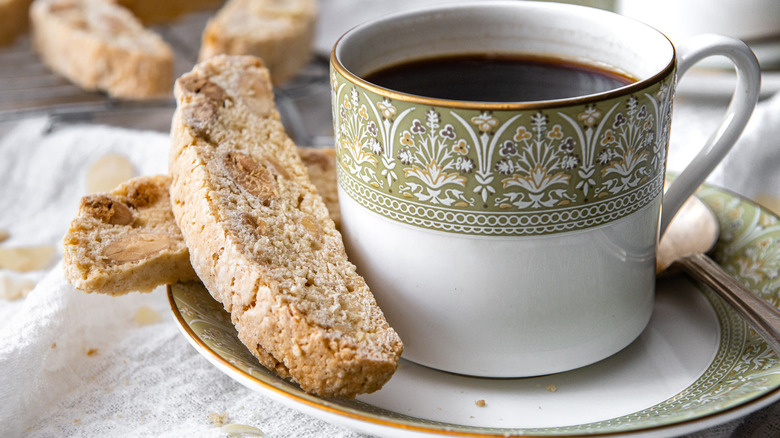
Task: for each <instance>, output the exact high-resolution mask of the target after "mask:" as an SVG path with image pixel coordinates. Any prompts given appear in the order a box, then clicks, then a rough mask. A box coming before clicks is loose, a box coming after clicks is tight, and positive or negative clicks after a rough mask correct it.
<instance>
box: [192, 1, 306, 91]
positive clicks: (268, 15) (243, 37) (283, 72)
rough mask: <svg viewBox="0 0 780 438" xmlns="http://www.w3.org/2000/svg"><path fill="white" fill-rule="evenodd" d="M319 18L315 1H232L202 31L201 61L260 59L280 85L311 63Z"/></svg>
mask: <svg viewBox="0 0 780 438" xmlns="http://www.w3.org/2000/svg"><path fill="white" fill-rule="evenodd" d="M316 17H317V3H316V1H315V0H284V1H283V0H229V1H228V2H227V3H226V4H225V6H223V7H222V9H220V11H219V12H218V13H217V15H216V16H215V17H214V18H212V19H211V20H209V22H208V24H207V25H206V29H205V30H204V31H203V37H202V39H201V48H200V60H204V59H208V58H210V57H212V56H214V55H219V54H227V55H253V56H257V57H259V58H261V59H262V60H263V64H264V65H265V67H266V68H267V69H268V70H270V71H271V79H272V80H273V83H274V84H281V83H283V82H285V81H286V80H288V79H289V78H291V77H293V76H294V75H295V74H296V73H297V72H298V71H299V70H300V69H301V68H302V67H303V66H305V65H306V64H307V63H308V62H309V59H310V58H311V47H312V42H313V39H314V31H315V24H316Z"/></svg>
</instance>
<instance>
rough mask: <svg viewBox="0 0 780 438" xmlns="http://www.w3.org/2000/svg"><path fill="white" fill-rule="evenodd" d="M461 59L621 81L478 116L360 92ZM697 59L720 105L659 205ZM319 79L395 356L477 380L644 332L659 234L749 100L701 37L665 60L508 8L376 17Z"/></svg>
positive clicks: (556, 9) (629, 30)
mask: <svg viewBox="0 0 780 438" xmlns="http://www.w3.org/2000/svg"><path fill="white" fill-rule="evenodd" d="M466 53H504V54H518V53H524V54H535V55H544V56H552V57H557V58H561V59H567V60H575V61H577V62H581V63H587V64H593V65H596V66H600V67H603V68H607V69H609V70H615V71H619V72H623V73H626V74H628V75H630V76H632V77H634V78H636V79H637V81H636V82H634V83H632V84H629V85H626V86H623V87H620V88H616V89H614V90H610V91H606V92H601V93H596V94H591V95H586V96H576V97H573V98H566V99H558V100H547V101H536V102H500V103H489V102H464V101H453V100H444V99H435V98H428V97H422V96H417V95H411V94H408V93H405V92H404V91H403V90H389V89H385V88H382V87H379V86H377V85H374V84H372V83H370V82H367V81H366V80H365V79H364V77H365V76H366V75H367V74H369V73H371V72H373V71H375V70H377V69H381V68H383V67H386V66H391V65H395V64H398V63H401V62H405V61H407V60H410V59H418V58H430V57H436V56H442V55H451V54H466ZM711 55H725V56H727V57H728V58H730V59H731V60H732V61H733V62H734V64H735V65H736V68H737V71H738V72H739V81H738V85H737V87H736V90H735V92H734V97H733V100H732V103H731V105H730V106H729V108H728V110H727V114H726V117H725V118H724V121H723V124H722V125H721V126H720V128H719V129H718V130H717V131H716V132H715V133H714V134H713V136H712V138H711V140H710V141H709V143H708V144H707V145H705V146H704V148H703V149H702V151H701V152H700V153H699V155H698V156H697V158H696V159H695V160H694V161H693V162H692V163H691V165H690V166H689V167H688V168H687V169H686V170H685V171H684V172H683V173H682V174H680V175H679V177H678V178H677V179H676V180H675V182H674V183H673V184H672V185H671V187H670V188H669V190H668V191H667V193H666V195H664V194H663V193H662V192H663V185H664V179H665V160H666V148H667V145H668V133H669V124H670V120H671V106H672V97H673V90H674V86H675V83H676V80H677V77H678V76H679V75H682V74H684V73H685V71H686V70H687V69H688V68H689V67H690V66H691V65H692V64H694V63H696V62H698V61H699V60H700V59H702V58H704V57H708V56H711ZM331 64H332V70H331V82H332V84H331V85H332V98H333V99H332V100H333V114H334V129H335V134H336V148H337V155H338V162H339V164H338V173H339V183H338V184H339V200H340V204H341V214H342V233H343V236H344V240H345V243H346V247H347V251H348V253H349V256H350V258H351V259H352V261H353V262H354V263H355V264H356V265H357V268H358V271H359V272H360V273H361V274H362V275H363V276H365V278H366V280H367V282H368V284H369V286H370V287H371V290H372V291H373V293H374V295H375V296H376V299H377V302H378V304H379V305H380V307H381V308H382V310H383V311H384V313H385V315H386V317H387V319H388V321H389V323H390V324H391V325H392V326H393V327H394V328H395V329H396V330H397V331H398V333H399V334H400V336H401V338H402V339H403V341H404V345H405V349H404V357H405V358H407V359H409V360H411V361H414V362H417V363H420V364H423V365H427V366H430V367H434V368H437V369H441V370H446V371H450V372H455V373H462V374H469V375H478V376H491V377H520V376H533V375H540V374H548V373H554V372H559V371H564V370H569V369H573V368H577V367H581V366H584V365H588V364H591V363H593V362H596V361H598V360H601V359H603V358H606V357H608V356H610V355H612V354H614V353H616V352H617V351H619V350H621V349H622V348H624V347H625V346H627V345H628V344H629V343H631V342H632V341H633V340H634V339H635V338H636V337H637V336H638V335H639V334H640V333H641V332H642V331H643V330H644V328H645V326H646V324H647V322H648V321H649V319H650V316H651V313H652V311H653V304H654V287H655V254H656V245H657V240H658V233H659V229H660V230H664V229H665V228H666V225H667V224H668V223H669V221H670V220H671V218H672V216H673V215H674V213H675V212H676V211H677V210H678V208H679V207H680V206H681V205H682V203H683V202H684V201H685V199H687V198H688V197H689V196H690V194H691V193H692V192H693V191H694V190H695V189H696V188H697V187H698V186H699V185H700V184H701V182H702V181H703V180H704V179H705V178H706V176H707V175H708V174H709V173H710V171H711V170H712V169H713V167H714V166H715V165H716V164H717V163H718V162H719V161H720V160H721V159H722V158H723V156H724V155H725V154H726V153H727V151H728V150H729V149H730V148H731V146H732V145H733V144H734V142H735V140H736V139H737V137H738V136H739V135H740V133H741V132H742V130H743V128H744V126H745V124H746V123H747V120H748V118H749V117H750V114H751V112H752V110H753V108H754V106H755V104H756V101H757V97H758V89H759V69H758V64H757V62H756V59H755V56H754V55H753V54H752V52H751V51H750V49H749V48H748V47H747V46H745V45H744V44H743V43H741V42H739V41H736V40H733V39H730V38H726V37H721V36H716V35H705V36H700V37H696V38H693V39H691V40H690V41H689V42H688V43H686V44H685V45H683V46H681V47H679V48H677V49H675V48H674V47H673V45H672V43H671V42H670V41H669V40H668V39H667V38H666V37H665V36H664V35H663V34H661V33H659V32H658V31H656V30H654V29H652V28H651V27H649V26H646V25H644V24H642V23H639V22H637V21H634V20H633V19H630V18H626V17H623V16H620V15H617V14H613V13H610V12H606V11H602V10H597V9H593V8H586V7H580V6H572V5H563V4H553V3H543V2H540V3H536V2H526V1H522V2H518V1H497V2H496V1H480V2H473V3H458V4H455V5H451V6H447V7H435V8H430V9H422V10H418V11H411V12H405V13H401V14H397V15H391V16H387V17H384V18H380V19H378V20H375V21H372V22H369V23H365V24H363V25H360V26H357V27H356V28H354V29H352V30H351V31H349V32H348V33H346V34H345V35H344V36H343V37H342V38H341V39H340V40H339V41H338V42H337V43H336V45H335V47H334V50H333V52H332V55H331ZM399 88H400V87H399ZM662 198H663V200H662ZM662 209H663V214H661V210H662Z"/></svg>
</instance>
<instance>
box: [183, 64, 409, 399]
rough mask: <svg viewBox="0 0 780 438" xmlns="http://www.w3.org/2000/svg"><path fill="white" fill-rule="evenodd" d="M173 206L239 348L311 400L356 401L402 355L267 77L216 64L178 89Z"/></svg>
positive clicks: (253, 68) (252, 68) (199, 69)
mask: <svg viewBox="0 0 780 438" xmlns="http://www.w3.org/2000/svg"><path fill="white" fill-rule="evenodd" d="M174 94H175V96H176V100H177V109H176V112H175V113H174V120H173V123H172V131H171V134H172V135H171V137H172V147H171V156H170V174H171V177H172V179H173V180H172V183H171V202H172V208H173V213H174V216H175V218H176V222H177V223H178V225H179V228H180V229H181V231H182V234H183V235H184V240H185V242H186V243H187V247H188V248H189V251H190V260H191V262H192V266H193V268H194V269H195V271H196V272H197V273H198V276H199V277H200V279H201V280H202V281H203V283H204V284H205V286H206V288H207V289H208V290H209V292H210V293H211V294H212V295H213V296H214V298H215V299H217V300H218V301H220V302H222V303H223V305H224V306H225V309H226V310H228V311H229V312H230V314H231V319H232V321H233V324H234V325H235V326H236V329H237V330H238V336H239V338H240V339H241V341H242V342H243V343H244V344H245V345H246V346H247V347H248V348H249V350H250V351H252V352H253V353H254V354H257V353H258V351H259V350H262V351H265V352H267V353H269V354H270V355H271V356H273V358H275V359H276V360H277V361H278V362H279V363H280V364H282V365H283V366H284V367H285V368H286V369H287V370H289V373H290V375H291V377H292V378H293V379H294V380H295V381H297V382H298V383H299V384H300V386H301V388H302V389H304V390H305V391H307V392H310V393H313V394H317V395H322V396H346V397H351V396H354V395H356V394H358V393H365V392H372V391H375V390H377V389H379V388H381V387H382V385H383V384H384V383H385V382H386V381H387V380H388V379H389V378H390V377H391V376H392V374H393V372H394V371H395V369H396V367H397V361H398V358H399V357H400V355H401V351H402V349H403V346H402V344H401V340H400V338H399V337H398V335H397V334H396V332H395V331H394V330H393V329H392V328H390V326H389V325H388V323H387V321H386V320H385V318H384V315H383V314H382V312H381V310H380V309H379V307H378V306H377V304H376V301H375V300H374V297H373V295H372V294H371V292H370V291H369V289H368V287H367V286H366V283H365V281H364V280H363V278H362V277H361V276H360V275H358V274H357V273H356V271H355V266H354V265H352V264H351V263H350V262H349V261H348V260H347V255H346V252H345V250H344V245H343V242H342V240H341V235H340V233H339V232H338V231H337V230H336V227H335V225H334V223H333V221H332V220H331V219H330V218H329V217H328V211H327V209H326V208H325V205H324V203H323V201H322V198H320V196H318V195H317V193H316V191H315V188H314V186H313V185H312V183H311V181H310V180H309V177H308V175H307V172H306V168H305V167H304V165H303V163H302V161H301V159H300V157H299V156H298V153H297V152H296V149H295V146H294V145H293V143H292V141H291V140H290V138H289V137H287V135H286V134H285V132H284V128H283V127H282V124H281V122H280V119H279V114H278V113H277V111H276V109H275V107H274V102H273V94H272V86H271V82H270V79H269V74H268V70H266V69H265V68H263V66H262V62H261V61H260V60H259V59H257V58H254V57H248V56H242V57H230V56H217V57H214V58H210V59H209V60H207V61H204V62H202V63H200V64H198V65H197V66H195V68H194V69H193V70H192V72H190V73H188V74H185V75H183V76H182V77H181V78H179V79H178V80H177V81H176V84H175V86H174Z"/></svg>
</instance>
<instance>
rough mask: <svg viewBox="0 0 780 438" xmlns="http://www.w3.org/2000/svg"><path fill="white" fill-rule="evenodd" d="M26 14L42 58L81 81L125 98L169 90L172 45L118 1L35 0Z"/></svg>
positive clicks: (163, 94) (64, 73)
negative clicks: (28, 16)
mask: <svg viewBox="0 0 780 438" xmlns="http://www.w3.org/2000/svg"><path fill="white" fill-rule="evenodd" d="M30 20H31V23H32V33H33V43H34V46H35V50H36V51H37V52H38V54H39V55H40V57H41V59H42V60H43V62H44V63H45V64H46V65H47V66H49V68H51V69H52V70H54V71H56V72H57V73H59V74H61V75H63V76H64V77H66V78H67V79H69V80H70V81H72V82H74V83H75V84H77V85H79V86H80V87H82V88H84V89H86V90H100V91H105V92H106V93H108V94H109V95H111V96H115V97H120V98H126V99H148V98H154V97H161V96H167V95H169V94H170V92H171V88H172V86H173V65H174V59H173V51H172V50H171V48H170V47H169V46H168V44H167V43H165V42H164V41H163V40H162V38H160V36H158V35H157V34H155V33H154V32H152V31H150V30H147V29H145V28H144V27H143V26H142V25H141V23H140V22H139V21H138V19H136V18H135V17H134V16H133V14H132V13H131V12H130V11H128V10H127V9H125V8H123V7H122V6H119V5H117V4H115V3H113V2H111V1H106V0H36V1H35V2H33V4H32V6H31V7H30Z"/></svg>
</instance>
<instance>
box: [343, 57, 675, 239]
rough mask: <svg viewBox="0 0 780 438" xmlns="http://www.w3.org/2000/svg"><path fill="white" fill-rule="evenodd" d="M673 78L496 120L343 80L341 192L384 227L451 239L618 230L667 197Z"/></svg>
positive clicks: (493, 115)
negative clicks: (395, 224)
mask: <svg viewBox="0 0 780 438" xmlns="http://www.w3.org/2000/svg"><path fill="white" fill-rule="evenodd" d="M673 78H674V72H672V73H671V74H669V75H668V76H666V77H665V78H662V79H661V80H660V81H659V82H656V83H653V84H650V85H648V86H647V87H646V88H644V89H643V90H641V91H640V92H636V93H633V94H630V95H616V96H614V97H610V98H605V99H604V100H601V101H597V102H596V103H588V104H574V105H571V106H563V105H562V106H560V107H554V108H546V107H540V108H529V109H507V110H489V111H485V110H475V109H462V108H461V109H455V108H451V107H446V106H437V102H436V101H435V100H432V101H431V105H425V104H420V103H410V102H405V101H402V100H398V99H393V98H389V97H387V96H383V95H381V94H379V93H377V92H376V90H373V89H371V90H369V89H366V88H362V87H359V86H357V85H355V84H353V83H351V82H349V81H348V80H347V79H346V78H345V77H344V76H343V75H341V73H340V72H339V71H338V70H337V69H332V71H331V82H332V83H331V86H332V101H333V112H334V114H333V116H334V117H333V118H334V130H335V136H336V149H337V155H338V162H339V169H338V170H339V186H340V187H341V189H342V190H343V191H344V192H345V193H346V194H347V195H348V196H349V197H350V198H352V199H354V200H355V201H357V202H358V203H360V204H361V205H363V206H364V207H366V208H368V209H370V210H372V211H374V212H376V213H378V214H380V215H382V216H385V217H387V218H390V219H393V220H396V221H399V222H403V223H407V224H410V225H414V226H417V227H422V228H426V229H433V230H439V231H445V232H452V233H461V234H472V235H515V236H522V235H544V234H552V233H559V232H564V231H573V230H580V229H585V228H589V227H593V226H597V225H602V224H605V223H609V222H612V221H614V220H617V219H620V218H622V217H625V216H627V215H629V214H631V213H632V212H634V211H636V210H638V209H639V208H641V207H643V206H645V205H647V204H648V203H650V202H651V201H652V200H654V199H656V198H657V197H658V196H659V195H660V194H661V192H662V190H663V179H664V171H665V160H666V149H667V145H668V138H669V124H670V116H671V105H672V94H673V88H674V87H673Z"/></svg>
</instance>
